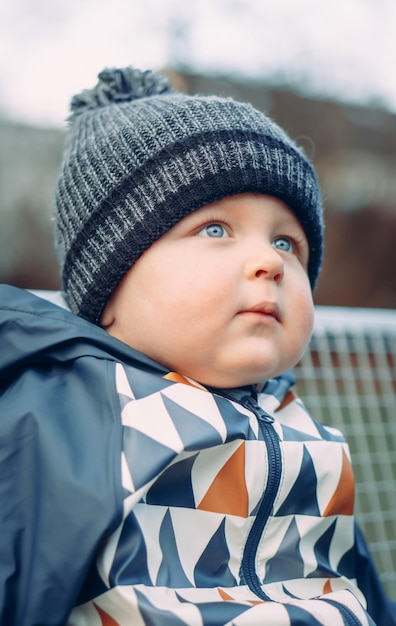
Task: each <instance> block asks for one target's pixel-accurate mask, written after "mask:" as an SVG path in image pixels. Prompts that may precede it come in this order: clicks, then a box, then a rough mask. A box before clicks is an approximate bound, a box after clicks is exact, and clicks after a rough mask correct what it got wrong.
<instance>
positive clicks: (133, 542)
mask: <svg viewBox="0 0 396 626" xmlns="http://www.w3.org/2000/svg"><path fill="white" fill-rule="evenodd" d="M139 583H141V584H143V585H152V584H153V581H152V580H151V578H150V574H149V571H148V567H147V550H146V542H145V539H144V535H143V533H142V531H141V528H140V525H139V522H138V521H137V519H136V516H135V515H134V513H133V512H132V513H130V514H129V515H128V517H127V518H126V519H125V521H124V524H123V527H122V532H121V535H120V538H119V540H118V544H117V550H116V552H115V555H114V560H113V564H112V566H111V570H110V584H111V587H116V586H117V585H136V584H139Z"/></svg>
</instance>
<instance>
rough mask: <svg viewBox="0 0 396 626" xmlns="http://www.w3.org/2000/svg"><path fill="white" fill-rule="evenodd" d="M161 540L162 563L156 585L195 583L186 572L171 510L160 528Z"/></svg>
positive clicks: (188, 584) (187, 584) (187, 585)
mask: <svg viewBox="0 0 396 626" xmlns="http://www.w3.org/2000/svg"><path fill="white" fill-rule="evenodd" d="M159 542H160V547H161V551H162V554H163V555H164V556H163V558H162V563H161V565H160V568H159V570H158V575H157V580H156V586H157V587H173V588H177V587H179V588H186V587H192V586H193V585H192V584H191V582H190V581H189V580H188V578H187V576H186V574H185V573H184V570H183V567H182V564H181V562H180V558H179V552H178V550H177V545H176V539H175V532H174V530H173V525H172V519H171V516H170V512H169V510H168V511H167V513H166V515H165V517H164V519H163V521H162V524H161V528H160V535H159Z"/></svg>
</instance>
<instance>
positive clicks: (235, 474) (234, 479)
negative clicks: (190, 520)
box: [198, 442, 249, 517]
mask: <svg viewBox="0 0 396 626" xmlns="http://www.w3.org/2000/svg"><path fill="white" fill-rule="evenodd" d="M248 507H249V499H248V494H247V489H246V482H245V443H244V442H243V443H242V444H241V445H240V446H239V448H238V449H237V450H236V451H235V452H234V454H233V455H232V456H231V457H230V458H229V459H228V461H227V463H225V464H224V465H223V467H222V468H221V470H220V471H219V473H218V474H217V476H216V477H215V479H214V480H213V482H212V484H211V486H210V487H209V489H208V491H207V492H206V494H205V496H204V497H203V499H202V500H201V502H200V504H199V506H198V509H201V511H211V512H212V513H222V514H227V515H238V516H239V517H248V515H249V511H248Z"/></svg>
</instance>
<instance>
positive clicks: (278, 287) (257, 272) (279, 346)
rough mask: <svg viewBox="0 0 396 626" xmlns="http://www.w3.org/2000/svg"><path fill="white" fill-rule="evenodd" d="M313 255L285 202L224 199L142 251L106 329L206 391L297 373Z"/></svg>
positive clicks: (307, 324) (309, 314)
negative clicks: (206, 387)
mask: <svg viewBox="0 0 396 626" xmlns="http://www.w3.org/2000/svg"><path fill="white" fill-rule="evenodd" d="M308 254H309V249H308V243H307V239H306V236H305V234H304V231H303V229H302V227H301V226H300V224H299V222H298V221H297V219H296V217H295V216H294V214H293V213H292V212H291V211H290V210H289V209H288V208H287V206H286V205H285V204H284V203H283V202H281V201H280V200H277V199H275V198H273V197H270V196H259V195H253V194H243V195H239V196H233V197H229V198H224V199H223V200H221V201H219V202H215V203H213V204H210V205H207V206H205V207H203V208H201V209H198V210H197V211H194V212H193V213H191V214H190V215H188V216H187V217H185V218H183V219H182V220H181V221H180V222H178V223H177V224H176V225H175V226H174V227H173V228H171V229H170V230H169V231H168V232H166V233H165V234H164V235H163V236H162V237H161V238H160V239H158V240H157V241H156V242H155V243H154V244H153V245H152V246H151V247H150V248H149V249H148V250H147V251H146V252H144V253H143V255H142V256H141V257H140V258H139V259H138V261H137V262H136V263H135V264H134V265H133V267H132V268H131V269H130V270H129V272H128V273H127V274H126V275H125V277H124V278H123V280H122V281H121V283H120V285H119V286H118V288H117V289H116V291H115V292H114V293H113V295H112V297H111V299H110V301H109V302H108V304H107V306H106V309H105V311H104V313H103V316H102V321H101V323H102V325H103V327H104V328H105V329H106V330H107V332H108V333H109V334H110V335H113V336H114V337H117V338H118V339H120V340H121V341H124V342H125V343H127V344H129V345H130V346H132V347H133V348H136V349H137V350H140V351H141V352H144V353H145V354H146V355H147V356H149V357H151V358H152V359H154V360H155V361H157V362H159V363H161V364H163V365H164V366H165V367H167V368H169V370H170V371H176V372H178V373H181V374H183V375H185V376H188V377H190V378H193V379H194V380H196V381H198V382H200V383H202V384H203V385H208V386H212V387H223V388H227V387H238V386H242V385H248V384H253V383H258V382H262V381H264V380H267V379H268V378H271V377H273V376H276V375H278V374H281V373H282V372H284V371H285V370H287V369H289V368H290V367H293V365H295V363H296V362H297V361H298V360H299V358H300V357H301V355H302V353H303V351H304V349H305V347H306V344H307V342H308V340H309V338H310V335H311V332H312V325H313V303H312V295H311V288H310V284H309V280H308V276H307V263H308Z"/></svg>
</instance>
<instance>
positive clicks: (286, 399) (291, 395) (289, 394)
mask: <svg viewBox="0 0 396 626" xmlns="http://www.w3.org/2000/svg"><path fill="white" fill-rule="evenodd" d="M296 398H297V396H296V394H295V393H294V392H293V391H288V392H287V394H286V395H285V397H284V398H283V400H282V402H281V403H280V405H279V406H278V408H277V409H276V411H281V410H282V409H284V408H285V407H286V406H287V405H288V404H290V403H291V402H293V401H294V400H295V399H296Z"/></svg>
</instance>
